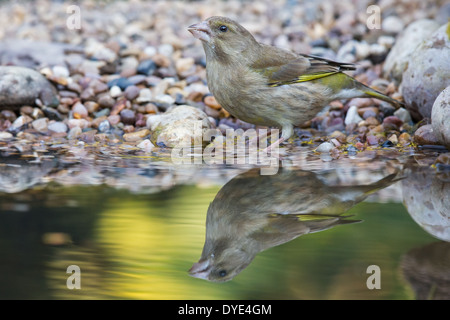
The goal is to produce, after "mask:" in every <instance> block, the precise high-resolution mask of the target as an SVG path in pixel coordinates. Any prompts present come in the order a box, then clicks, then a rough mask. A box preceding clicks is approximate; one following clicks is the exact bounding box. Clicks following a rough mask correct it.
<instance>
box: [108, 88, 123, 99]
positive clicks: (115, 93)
mask: <svg viewBox="0 0 450 320" xmlns="http://www.w3.org/2000/svg"><path fill="white" fill-rule="evenodd" d="M109 94H110V95H111V97H113V98H117V97H119V96H120V95H121V94H122V90H121V89H120V88H119V87H118V86H112V87H111V89H109Z"/></svg>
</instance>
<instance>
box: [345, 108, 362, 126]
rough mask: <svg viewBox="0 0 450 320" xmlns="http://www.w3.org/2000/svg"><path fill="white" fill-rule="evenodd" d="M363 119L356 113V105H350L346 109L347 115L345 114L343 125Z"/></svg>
mask: <svg viewBox="0 0 450 320" xmlns="http://www.w3.org/2000/svg"><path fill="white" fill-rule="evenodd" d="M362 120H363V119H362V118H361V117H360V116H359V114H358V107H357V106H351V107H350V108H349V109H348V111H347V115H346V116H345V121H344V122H345V125H349V124H351V123H359V122H361V121H362Z"/></svg>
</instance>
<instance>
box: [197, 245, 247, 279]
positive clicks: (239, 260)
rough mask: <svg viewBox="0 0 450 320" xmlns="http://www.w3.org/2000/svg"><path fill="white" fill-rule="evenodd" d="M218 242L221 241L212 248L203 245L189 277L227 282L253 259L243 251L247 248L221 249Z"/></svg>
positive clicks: (232, 247) (227, 247)
mask: <svg viewBox="0 0 450 320" xmlns="http://www.w3.org/2000/svg"><path fill="white" fill-rule="evenodd" d="M220 242H222V241H218V242H217V243H216V244H215V245H212V246H210V245H208V244H205V247H204V248H203V252H202V257H201V258H200V260H199V261H198V262H196V263H194V265H193V266H192V268H191V269H190V270H189V274H190V275H191V276H193V277H195V278H199V279H205V280H208V281H212V282H225V281H229V280H231V279H233V278H234V277H235V276H237V275H238V274H239V273H240V272H241V271H242V270H243V269H244V268H245V267H247V266H248V265H249V264H250V262H251V261H252V260H253V258H254V257H255V254H254V253H252V252H248V250H245V249H248V248H240V247H239V246H236V247H235V246H231V247H229V246H226V247H222V245H221V244H220ZM226 242H227V243H228V241H226Z"/></svg>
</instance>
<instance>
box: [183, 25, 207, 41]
mask: <svg viewBox="0 0 450 320" xmlns="http://www.w3.org/2000/svg"><path fill="white" fill-rule="evenodd" d="M188 31H189V32H190V33H192V35H193V36H194V37H195V38H197V39H199V40H202V41H206V42H209V40H211V28H210V27H209V25H208V23H207V22H206V21H202V22H200V23H196V24H193V25H191V26H189V27H188Z"/></svg>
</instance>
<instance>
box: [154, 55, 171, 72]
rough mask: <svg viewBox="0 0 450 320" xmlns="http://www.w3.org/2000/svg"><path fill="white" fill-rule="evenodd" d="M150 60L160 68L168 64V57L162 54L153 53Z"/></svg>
mask: <svg viewBox="0 0 450 320" xmlns="http://www.w3.org/2000/svg"><path fill="white" fill-rule="evenodd" d="M152 60H153V61H154V62H155V63H156V64H157V65H158V66H159V67H161V68H167V67H169V66H170V59H169V58H168V57H166V56H165V55H163V54H160V53H157V54H155V55H154V56H153V57H152Z"/></svg>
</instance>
